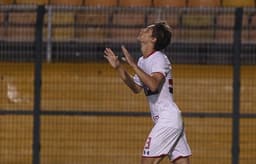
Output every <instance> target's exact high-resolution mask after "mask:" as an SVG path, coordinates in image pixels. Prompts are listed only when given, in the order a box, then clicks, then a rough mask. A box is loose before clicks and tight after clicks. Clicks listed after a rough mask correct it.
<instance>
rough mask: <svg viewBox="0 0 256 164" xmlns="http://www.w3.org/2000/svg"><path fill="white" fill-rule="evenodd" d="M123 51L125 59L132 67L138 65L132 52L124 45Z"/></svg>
mask: <svg viewBox="0 0 256 164" xmlns="http://www.w3.org/2000/svg"><path fill="white" fill-rule="evenodd" d="M121 48H122V51H123V54H124V58H123V60H124V61H126V62H127V63H128V64H129V65H130V66H132V67H136V66H137V64H136V62H135V61H134V59H133V57H132V56H131V54H130V53H129V52H128V50H127V49H126V48H125V47H124V46H123V45H122V47H121Z"/></svg>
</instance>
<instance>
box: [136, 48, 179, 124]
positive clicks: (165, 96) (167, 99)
mask: <svg viewBox="0 0 256 164" xmlns="http://www.w3.org/2000/svg"><path fill="white" fill-rule="evenodd" d="M138 66H139V67H140V68H141V69H142V70H143V71H144V72H146V73H147V74H149V75H150V74H152V73H154V72H159V73H161V74H163V75H164V77H165V81H164V84H163V85H162V87H161V88H159V90H158V91H157V92H151V91H150V90H149V89H148V87H147V86H145V85H144V84H143V82H142V81H141V80H140V79H139V77H138V76H137V75H134V82H135V83H136V84H138V85H139V86H141V87H143V88H144V92H145V95H146V96H147V99H148V102H149V107H150V111H151V116H152V119H153V121H154V122H155V123H157V122H159V123H160V122H161V123H164V124H165V125H169V126H171V127H174V128H180V127H181V126H182V120H181V113H180V110H179V109H178V107H177V106H176V104H175V103H174V101H173V79H172V72H171V70H172V68H171V63H170V61H169V59H168V58H167V56H166V55H165V54H164V53H162V52H161V51H156V52H154V53H153V54H151V55H150V56H148V57H147V58H144V57H143V56H142V57H140V58H139V60H138Z"/></svg>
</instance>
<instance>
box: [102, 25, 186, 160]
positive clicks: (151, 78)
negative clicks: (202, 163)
mask: <svg viewBox="0 0 256 164" xmlns="http://www.w3.org/2000/svg"><path fill="white" fill-rule="evenodd" d="M171 37H172V32H171V29H170V27H169V26H168V24H167V23H166V22H158V23H154V24H151V25H149V26H147V27H146V28H143V29H141V31H140V33H139V35H138V37H137V39H138V41H139V42H140V44H141V52H142V56H141V57H140V58H139V60H138V63H136V62H135V60H134V59H133V57H132V56H131V55H130V53H129V52H128V50H127V49H126V48H125V47H124V46H122V47H121V49H122V52H123V54H124V60H125V61H126V62H127V63H128V64H129V65H130V66H131V68H132V69H133V70H134V72H135V75H134V76H132V75H131V74H130V73H129V72H128V71H127V70H126V69H125V67H123V66H122V64H121V62H120V60H119V59H118V57H117V56H116V55H115V53H114V52H113V51H112V50H111V49H110V48H106V49H105V51H104V57H105V58H106V59H107V60H108V62H109V63H110V65H111V66H112V67H113V68H114V69H115V70H116V71H117V72H118V75H119V76H120V78H121V79H122V80H123V81H124V83H125V84H126V85H127V86H128V87H129V88H130V89H131V90H132V91H133V92H134V93H139V92H140V91H141V90H144V93H145V96H146V97H147V100H148V103H149V107H150V112H151V116H152V119H153V122H154V126H153V128H152V130H151V132H150V133H149V135H148V137H147V140H146V143H145V146H144V150H143V153H142V158H141V164H158V163H160V161H161V160H162V159H163V158H164V157H165V156H168V157H169V159H170V163H174V164H189V156H191V150H190V147H189V145H188V143H187V139H186V136H185V132H184V127H183V122H182V116H181V112H180V110H179V108H178V107H177V105H176V104H175V102H174V100H173V79H172V72H171V63H170V61H169V60H168V58H167V56H166V55H165V54H164V53H163V52H162V50H164V49H165V48H166V47H167V46H168V45H169V44H170V42H171Z"/></svg>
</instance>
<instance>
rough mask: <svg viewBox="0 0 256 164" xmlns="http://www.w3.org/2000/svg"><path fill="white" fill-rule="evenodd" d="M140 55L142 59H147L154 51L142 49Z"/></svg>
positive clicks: (149, 48) (148, 48) (146, 48)
mask: <svg viewBox="0 0 256 164" xmlns="http://www.w3.org/2000/svg"><path fill="white" fill-rule="evenodd" d="M141 50H142V55H143V57H144V58H147V57H149V56H150V55H152V54H153V53H154V52H155V51H156V50H155V49H153V48H151V47H142V49H141Z"/></svg>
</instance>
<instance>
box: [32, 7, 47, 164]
mask: <svg viewBox="0 0 256 164" xmlns="http://www.w3.org/2000/svg"><path fill="white" fill-rule="evenodd" d="M44 13H45V6H38V7H37V17H36V27H35V28H36V29H35V41H34V44H35V54H34V55H35V56H34V57H35V61H34V64H35V67H34V69H35V70H34V78H35V80H34V111H33V157H32V158H33V164H40V113H41V78H42V77H41V76H42V45H43V44H42V43H43V22H44V21H43V20H44Z"/></svg>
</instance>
